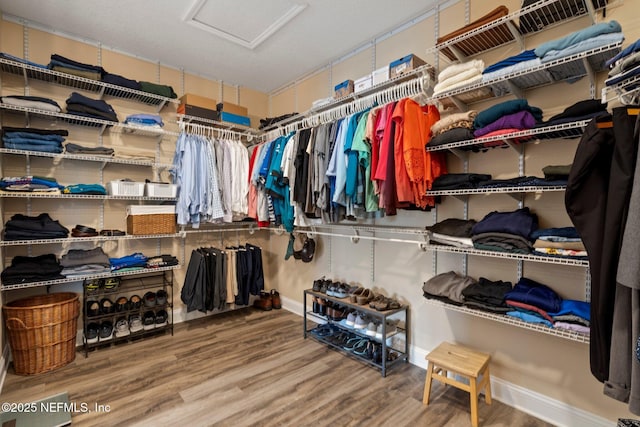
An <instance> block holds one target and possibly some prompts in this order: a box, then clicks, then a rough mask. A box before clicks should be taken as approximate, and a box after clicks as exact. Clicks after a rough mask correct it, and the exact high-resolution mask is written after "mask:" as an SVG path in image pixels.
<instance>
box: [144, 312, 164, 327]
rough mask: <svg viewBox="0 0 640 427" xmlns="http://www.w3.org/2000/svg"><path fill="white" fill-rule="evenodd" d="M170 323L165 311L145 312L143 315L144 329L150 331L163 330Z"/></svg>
mask: <svg viewBox="0 0 640 427" xmlns="http://www.w3.org/2000/svg"><path fill="white" fill-rule="evenodd" d="M168 323H169V314H168V313H167V312H166V311H165V310H158V311H157V312H155V313H154V312H153V311H151V310H149V311H145V312H144V314H143V315H142V329H144V330H145V331H149V330H152V329H155V328H162V327H163V326H167V324H168Z"/></svg>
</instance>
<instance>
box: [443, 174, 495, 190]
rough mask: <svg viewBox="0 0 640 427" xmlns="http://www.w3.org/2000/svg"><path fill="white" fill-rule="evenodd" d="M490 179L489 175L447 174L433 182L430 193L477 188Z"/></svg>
mask: <svg viewBox="0 0 640 427" xmlns="http://www.w3.org/2000/svg"><path fill="white" fill-rule="evenodd" d="M490 179H491V175H487V174H480V173H447V174H444V175H440V176H439V177H437V178H436V179H434V180H433V184H432V186H431V190H432V191H442V190H464V189H471V188H478V186H479V185H480V183H481V182H483V181H488V180H490Z"/></svg>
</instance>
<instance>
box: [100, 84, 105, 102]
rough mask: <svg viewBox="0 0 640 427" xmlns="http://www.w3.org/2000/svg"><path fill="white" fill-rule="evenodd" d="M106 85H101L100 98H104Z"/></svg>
mask: <svg viewBox="0 0 640 427" xmlns="http://www.w3.org/2000/svg"><path fill="white" fill-rule="evenodd" d="M105 89H106V87H105V86H102V87H100V92H98V99H102V98H104V91H105Z"/></svg>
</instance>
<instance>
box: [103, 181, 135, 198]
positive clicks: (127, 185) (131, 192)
mask: <svg viewBox="0 0 640 427" xmlns="http://www.w3.org/2000/svg"><path fill="white" fill-rule="evenodd" d="M107 194H109V195H111V196H134V197H142V196H144V182H134V181H109V182H108V183H107Z"/></svg>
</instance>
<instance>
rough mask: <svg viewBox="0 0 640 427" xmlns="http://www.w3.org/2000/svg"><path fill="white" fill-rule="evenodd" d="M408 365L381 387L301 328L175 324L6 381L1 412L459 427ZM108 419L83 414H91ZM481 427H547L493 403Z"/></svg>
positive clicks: (264, 315)
mask: <svg viewBox="0 0 640 427" xmlns="http://www.w3.org/2000/svg"><path fill="white" fill-rule="evenodd" d="M424 378H425V371H424V370H423V369H421V368H418V367H416V366H413V365H411V364H409V363H401V364H399V365H396V366H394V367H392V368H391V369H389V372H388V374H387V377H386V378H382V377H381V375H380V372H379V371H378V370H376V369H374V368H372V367H370V366H366V365H364V364H363V363H360V362H358V361H357V360H354V359H352V358H350V357H347V356H344V355H343V354H341V353H339V352H337V351H335V350H331V349H329V348H328V347H327V346H325V345H322V344H320V343H318V342H316V341H314V340H312V339H307V340H304V339H303V336H302V318H300V317H299V316H296V315H294V314H292V313H289V312H287V311H285V310H273V311H270V312H260V311H255V310H253V309H251V308H249V309H245V310H241V311H236V312H230V313H225V314H221V315H218V316H213V317H208V318H205V319H200V320H197V321H192V322H188V323H182V324H178V325H176V327H175V334H174V336H173V337H172V336H171V335H162V336H158V337H154V338H151V339H149V340H146V341H140V342H135V343H128V344H122V345H118V346H113V347H110V348H105V349H99V350H97V351H94V352H91V353H90V354H89V357H88V358H85V357H84V356H83V354H82V353H78V354H77V357H76V360H75V361H74V362H72V363H71V364H69V365H67V366H65V367H63V368H60V369H58V370H56V371H54V372H50V373H46V374H41V375H37V376H18V375H15V374H13V373H12V369H10V370H9V373H8V374H7V378H6V380H5V383H4V388H3V390H2V393H1V394H0V398H1V399H0V400H1V401H3V402H31V401H34V400H37V399H41V398H44V397H47V396H50V395H52V394H55V393H59V392H64V391H66V392H68V393H69V398H70V400H71V402H72V403H74V402H75V403H76V404H77V405H78V406H80V404H81V403H86V404H87V405H88V407H89V409H91V410H92V411H91V412H87V413H82V412H76V413H74V414H73V425H79V426H115V425H118V426H125V425H126V426H189V427H196V426H214V425H216V426H218V425H219V426H234V427H237V426H296V427H297V426H360V425H366V426H393V427H400V426H418V425H419V426H454V427H455V426H469V425H471V423H470V418H469V411H470V410H469V401H468V394H467V393H465V392H462V391H459V390H457V389H455V388H453V387H444V386H442V385H441V384H439V383H434V387H433V391H432V393H431V403H430V405H429V406H424V405H423V404H422V391H423V387H424ZM95 403H98V404H103V405H109V406H110V411H109V412H104V411H103V412H96V411H93V409H94V404H95ZM479 413H480V425H481V426H505V427H506V426H522V427H538V426H549V425H550V424H547V423H545V422H542V421H540V420H538V419H536V418H533V417H531V416H529V415H527V414H525V413H523V412H520V411H517V410H515V409H513V408H511V407H509V406H507V405H504V404H502V403H500V402H497V401H495V400H494V401H493V403H492V405H486V404H485V403H484V400H482V399H481V400H480V403H479Z"/></svg>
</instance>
